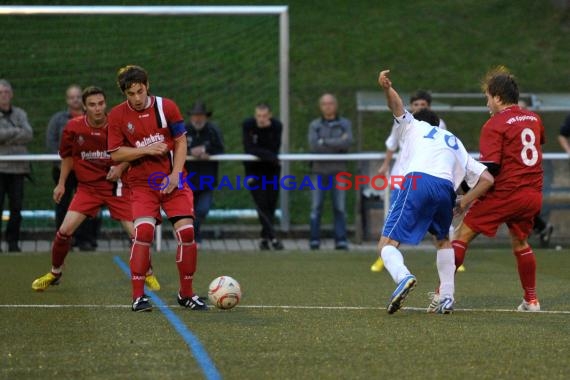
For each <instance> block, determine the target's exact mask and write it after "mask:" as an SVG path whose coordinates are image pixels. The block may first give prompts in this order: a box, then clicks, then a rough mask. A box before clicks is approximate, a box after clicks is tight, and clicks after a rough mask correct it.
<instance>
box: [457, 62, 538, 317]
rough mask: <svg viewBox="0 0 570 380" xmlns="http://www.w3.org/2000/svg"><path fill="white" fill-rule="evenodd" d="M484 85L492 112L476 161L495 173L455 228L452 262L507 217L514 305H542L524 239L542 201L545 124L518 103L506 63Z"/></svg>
mask: <svg viewBox="0 0 570 380" xmlns="http://www.w3.org/2000/svg"><path fill="white" fill-rule="evenodd" d="M482 89H483V92H484V93H485V96H486V97H487V107H488V108H489V111H490V112H491V115H492V116H491V118H490V119H489V120H488V121H487V122H486V123H485V125H483V128H482V129H481V136H480V140H479V149H480V161H481V162H482V163H485V164H486V165H487V167H488V168H489V172H491V174H493V175H494V176H495V186H494V187H493V189H492V190H491V191H489V193H487V195H486V196H485V197H484V198H481V199H480V200H478V201H476V202H474V203H473V205H472V206H471V208H470V209H469V210H468V211H467V213H466V215H465V218H464V219H463V222H462V223H461V224H460V225H459V227H458V229H457V231H456V232H455V235H454V239H455V240H453V242H452V244H453V248H454V250H455V265H457V266H459V265H461V264H462V263H463V260H464V259H465V251H466V250H467V245H468V244H469V242H471V240H473V239H474V238H475V237H476V236H477V235H479V234H480V233H482V234H484V235H486V236H489V237H493V236H495V234H496V232H497V229H498V227H499V226H500V225H501V224H503V223H506V224H507V227H508V228H509V234H510V236H511V244H512V247H513V253H514V255H515V258H516V260H517V265H518V272H519V277H520V281H521V285H522V288H523V290H524V296H523V301H522V303H521V304H520V305H519V307H518V309H517V310H519V311H540V304H539V302H538V298H537V295H536V259H535V256H534V252H533V250H532V248H531V246H530V245H529V244H528V241H527V239H528V236H529V235H530V234H531V232H532V227H533V219H534V217H535V215H537V214H538V213H539V212H540V208H541V205H542V182H543V171H542V148H541V145H542V144H544V142H545V141H544V126H543V125H542V121H541V120H540V117H539V116H538V115H537V114H535V113H533V112H531V111H528V110H523V109H521V107H519V106H518V105H517V103H518V100H519V89H518V84H517V82H516V79H515V77H514V76H513V75H511V74H510V73H509V72H508V71H507V69H506V68H505V67H502V66H500V67H498V68H496V69H493V70H491V71H490V72H489V73H488V74H487V76H486V77H485V79H484V82H483V85H482Z"/></svg>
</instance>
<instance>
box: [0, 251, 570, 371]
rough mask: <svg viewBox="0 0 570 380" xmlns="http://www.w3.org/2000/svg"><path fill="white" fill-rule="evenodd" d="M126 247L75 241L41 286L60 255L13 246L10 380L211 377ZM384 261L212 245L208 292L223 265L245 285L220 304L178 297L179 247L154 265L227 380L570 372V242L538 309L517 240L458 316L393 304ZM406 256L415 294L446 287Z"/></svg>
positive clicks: (4, 329)
mask: <svg viewBox="0 0 570 380" xmlns="http://www.w3.org/2000/svg"><path fill="white" fill-rule="evenodd" d="M119 256H120V257H121V259H123V260H128V255H127V254H126V253H124V254H121V255H119ZM113 257H114V255H113V254H111V253H92V254H86V253H75V252H73V253H71V254H70V255H69V257H68V260H67V264H66V268H65V274H64V278H63V280H62V283H61V285H59V286H56V287H51V288H50V289H48V290H47V291H45V292H43V293H34V292H33V291H32V290H31V287H30V285H31V282H32V280H33V279H34V278H35V277H36V276H38V275H40V274H43V273H44V272H46V271H47V270H48V269H49V255H48V254H45V253H44V254H31V253H29V254H18V255H8V254H3V255H0V266H1V268H2V290H1V292H0V378H6V379H31V378H58V379H78V378H81V379H86V378H90V379H124V378H137V379H138V378H140V379H143V378H148V379H182V378H190V377H192V378H201V377H202V376H203V374H202V371H201V369H200V368H199V366H198V364H197V362H196V360H195V358H194V357H193V356H192V353H191V352H190V350H189V349H188V347H187V346H186V345H185V343H184V341H183V340H182V338H181V337H180V336H179V335H178V334H177V333H176V331H175V330H174V328H173V327H172V326H171V325H170V324H169V322H168V320H167V319H166V318H165V316H164V315H163V314H162V313H161V312H160V311H159V309H157V308H155V310H154V311H153V312H152V313H143V314H135V313H132V312H131V311H130V310H129V306H130V284H129V282H128V279H127V277H126V276H125V274H124V273H122V272H121V270H120V269H119V268H118V267H117V265H116V264H115V263H114V262H113ZM373 259H374V254H373V252H368V253H351V252H349V253H346V252H342V253H338V252H325V251H321V252H318V253H314V252H310V253H307V252H283V253H259V252H242V253H225V252H203V253H201V255H200V262H199V272H198V274H197V275H196V280H195V287H196V290H197V291H199V292H200V293H201V294H204V293H205V292H206V290H207V285H208V283H209V281H211V280H212V279H213V278H214V277H216V276H218V275H222V274H225V275H231V276H233V277H235V278H236V279H237V280H238V281H239V282H240V283H241V285H242V288H243V290H244V298H243V300H242V303H241V304H240V306H238V307H237V308H236V309H234V310H231V311H221V310H215V309H213V310H210V311H209V312H192V311H189V310H185V309H182V308H180V307H179V306H177V305H176V306H175V303H176V302H175V293H176V290H177V282H178V277H177V273H176V267H175V264H174V255H173V253H171V252H170V253H158V254H155V255H154V257H153V263H154V266H155V270H156V273H157V275H158V277H159V279H160V281H161V283H162V290H160V291H159V292H157V294H158V295H159V296H160V297H161V298H162V299H163V300H164V301H165V302H166V303H167V304H169V305H171V308H172V310H173V311H174V312H175V313H176V315H177V316H178V317H179V318H180V319H181V320H182V321H183V322H184V323H185V324H186V326H187V327H188V328H189V329H190V330H191V331H192V332H193V333H194V334H195V335H196V336H197V337H198V338H199V339H200V341H201V342H202V344H203V346H204V348H205V350H206V351H207V352H208V354H209V355H210V357H211V358H212V360H213V362H214V363H215V365H216V367H217V368H218V370H219V371H220V373H221V375H222V377H223V378H225V379H316V378H319V379H320V378H323V379H349V378H350V379H371V378H377V379H379V378H396V377H397V378H403V379H412V378H489V379H491V378H493V379H495V378H501V379H506V378H544V379H547V378H548V379H563V378H567V377H568V374H569V372H570V367H569V365H568V349H569V348H570V323H569V322H570V293H569V291H568V280H569V279H570V274H569V273H568V267H570V255H568V253H567V252H564V251H538V252H537V260H538V293H539V297H540V299H541V304H542V307H543V309H544V310H545V311H547V312H545V313H537V314H525V313H516V312H511V311H508V309H510V310H512V309H514V308H515V307H516V306H517V305H518V304H519V303H520V299H521V290H520V285H519V283H518V276H517V275H516V266H515V260H514V258H513V257H512V254H511V253H510V252H509V251H508V250H506V249H503V250H481V249H479V250H475V249H473V250H471V251H470V252H468V256H467V260H466V266H467V271H466V272H465V273H460V274H458V277H457V304H456V307H457V308H458V309H460V310H458V311H456V312H455V313H454V314H453V315H448V316H439V315H428V314H425V313H424V312H422V311H420V310H416V309H414V310H410V309H408V310H403V311H401V312H398V313H396V314H394V315H388V314H387V313H386V311H385V310H384V306H385V304H386V302H387V299H388V296H389V295H390V294H391V292H392V290H393V288H394V284H393V283H392V281H391V279H390V278H389V276H388V274H387V273H386V272H382V273H379V274H375V273H371V272H370V271H369V265H370V264H371V262H372V261H373ZM406 262H407V264H408V266H409V267H410V269H411V270H412V271H413V272H414V273H415V274H416V276H417V277H418V286H417V288H416V290H415V291H414V292H413V293H411V295H410V296H409V298H408V300H407V301H406V306H408V307H410V308H411V307H414V308H424V307H425V306H427V304H428V299H427V296H426V293H427V292H428V291H430V290H432V289H433V288H434V286H435V285H436V278H437V274H436V268H435V264H434V262H435V255H434V253H433V252H421V251H414V252H408V253H406ZM10 305H12V306H10ZM14 305H19V306H14ZM42 305H50V306H52V307H46V306H42ZM81 305H91V306H81ZM262 305H263V306H266V307H263V308H262V307H260V306H262ZM277 306H280V307H277ZM321 307H324V308H321ZM468 309H469V310H468Z"/></svg>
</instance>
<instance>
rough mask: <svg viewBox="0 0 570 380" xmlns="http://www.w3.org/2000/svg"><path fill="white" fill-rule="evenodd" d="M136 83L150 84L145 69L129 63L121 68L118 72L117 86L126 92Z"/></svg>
mask: <svg viewBox="0 0 570 380" xmlns="http://www.w3.org/2000/svg"><path fill="white" fill-rule="evenodd" d="M136 83H140V84H144V85H145V86H146V85H148V74H147V72H146V70H145V69H143V68H142V67H140V66H136V65H127V66H125V67H121V68H120V69H119V71H118V72H117V86H119V88H120V89H121V92H123V93H124V92H125V91H126V90H127V89H129V88H131V86H132V85H133V84H136Z"/></svg>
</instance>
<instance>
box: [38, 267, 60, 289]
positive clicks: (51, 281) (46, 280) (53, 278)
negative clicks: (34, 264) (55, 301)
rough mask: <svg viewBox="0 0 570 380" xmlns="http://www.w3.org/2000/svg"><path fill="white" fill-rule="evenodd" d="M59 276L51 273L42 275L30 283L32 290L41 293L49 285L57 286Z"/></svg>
mask: <svg viewBox="0 0 570 380" xmlns="http://www.w3.org/2000/svg"><path fill="white" fill-rule="evenodd" d="M60 278H61V274H59V275H55V274H53V273H51V272H49V273H47V274H44V275H43V276H42V277H39V278H36V279H35V280H34V282H32V289H33V290H35V291H36V292H43V291H44V290H46V289H47V287H48V286H50V285H59V279H60Z"/></svg>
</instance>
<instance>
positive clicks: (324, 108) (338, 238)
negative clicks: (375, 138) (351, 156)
mask: <svg viewBox="0 0 570 380" xmlns="http://www.w3.org/2000/svg"><path fill="white" fill-rule="evenodd" d="M319 106H320V111H321V117H319V118H318V119H315V120H313V121H312V122H311V124H310V125H309V146H310V148H311V152H313V153H330V154H335V153H336V154H339V153H347V152H348V149H349V148H350V146H351V145H352V123H351V122H350V120H348V119H346V118H344V117H340V116H339V115H338V102H337V99H336V97H335V96H334V95H332V94H324V95H322V96H321V98H320V100H319ZM346 170H347V168H346V162H345V161H315V162H313V164H312V174H313V178H312V182H313V183H318V182H317V181H319V183H321V184H322V186H317V187H316V189H315V190H312V191H311V194H312V202H311V238H310V239H311V240H310V242H309V245H310V248H311V249H319V247H320V245H321V236H320V233H321V214H322V211H323V203H324V199H325V191H328V192H330V193H331V194H332V203H333V212H334V240H335V248H336V249H348V241H347V237H346V194H345V191H343V190H340V189H337V186H336V185H337V181H336V174H337V173H338V172H343V171H346ZM318 176H321V179H320V180H319V179H318V178H317V177H318ZM331 181H332V184H331V183H330V182H331ZM321 188H322V189H328V188H330V190H321Z"/></svg>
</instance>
